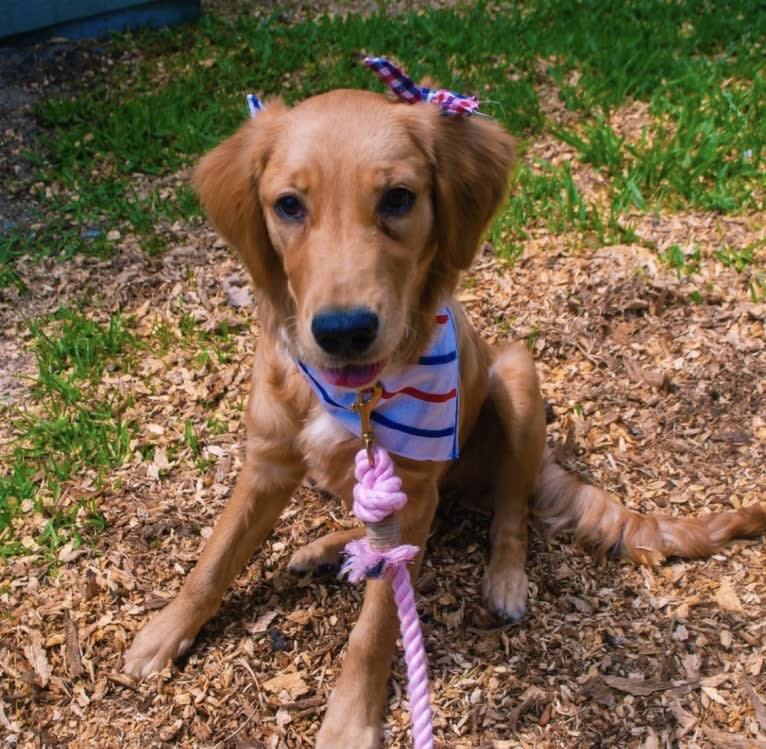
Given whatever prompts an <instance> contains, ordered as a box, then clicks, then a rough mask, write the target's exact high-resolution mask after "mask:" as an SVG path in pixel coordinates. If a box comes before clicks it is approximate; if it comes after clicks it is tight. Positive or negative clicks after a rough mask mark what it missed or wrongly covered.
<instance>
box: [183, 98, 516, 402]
mask: <svg viewBox="0 0 766 749" xmlns="http://www.w3.org/2000/svg"><path fill="white" fill-rule="evenodd" d="M512 160H513V146H512V141H511V138H510V136H509V135H508V134H507V133H506V132H505V131H504V130H503V129H502V128H501V127H500V126H498V125H497V124H495V123H494V122H492V121H490V120H486V119H479V118H476V117H474V118H470V119H466V118H457V117H450V116H444V115H441V114H440V113H439V110H438V108H437V107H435V106H434V105H431V104H425V103H422V104H416V105H407V104H402V103H397V102H393V101H391V100H389V99H387V98H386V97H384V96H380V95H377V94H373V93H369V92H365V91H350V90H339V91H332V92H330V93H327V94H322V95H320V96H315V97H312V98H310V99H307V100H306V101H304V102H302V103H301V104H298V105H297V106H295V107H293V108H287V107H285V106H284V105H282V104H281V103H279V102H276V103H272V104H271V105H270V106H269V107H268V109H266V110H265V111H263V112H261V113H259V114H258V116H257V117H256V118H255V119H253V120H250V121H249V122H248V123H246V124H245V125H244V126H243V127H242V128H240V130H239V131H238V132H237V133H235V134H234V135H233V136H232V137H230V138H229V139H228V140H226V141H224V142H223V143H222V144H221V145H220V146H218V147H217V148H215V149H214V150H213V151H212V152H210V153H209V154H207V155H206V156H205V157H204V158H203V159H202V161H201V163H200V164H199V166H198V168H197V170H196V173H195V177H194V181H195V185H196V188H197V191H198V193H199V195H200V198H201V200H202V203H203V205H204V207H205V209H206V210H207V213H208V215H209V216H210V219H211V221H212V222H213V224H214V225H215V227H216V228H217V229H218V231H219V232H220V233H221V234H222V235H223V237H224V238H225V239H226V240H227V241H228V242H230V243H231V244H232V245H233V246H234V247H236V248H237V249H238V250H239V252H240V253H241V255H242V257H243V259H244V261H245V263H246V265H247V267H248V269H249V271H250V273H251V275H252V277H253V280H254V282H255V285H256V287H257V288H258V289H259V290H260V299H259V306H260V315H261V319H262V322H263V324H264V328H265V330H266V333H267V334H272V335H275V334H277V333H278V332H279V331H283V332H284V333H286V340H287V343H288V346H289V347H290V351H291V354H292V355H293V356H295V357H296V358H298V359H301V360H303V361H305V362H307V363H309V364H311V365H312V366H314V367H316V368H318V369H320V370H321V371H322V372H323V373H324V374H325V375H326V377H327V379H328V381H330V382H332V383H333V384H337V385H342V386H344V385H345V386H348V387H359V386H362V385H364V384H367V383H368V382H370V381H371V380H373V379H374V378H375V377H376V376H377V374H378V373H379V371H380V370H381V369H382V368H383V367H384V366H385V365H386V364H388V363H393V364H401V363H404V362H407V361H410V360H412V359H413V357H416V356H417V355H418V353H419V351H420V350H421V349H422V348H423V347H424V346H425V345H426V344H427V343H428V338H429V336H430V332H431V328H432V320H433V314H434V311H435V309H436V307H437V305H438V304H440V303H443V302H444V301H446V299H447V298H448V297H449V295H450V294H451V292H452V291H453V290H454V287H455V285H456V283H457V277H458V273H459V272H460V270H462V269H465V268H467V267H468V266H469V265H470V263H471V261H472V259H473V257H474V254H475V252H476V248H477V245H478V243H479V240H480V237H481V233H482V231H483V230H484V228H485V227H486V225H487V223H488V221H489V219H490V218H491V217H492V215H493V214H494V212H495V210H496V209H497V208H498V206H499V204H500V202H501V201H502V199H503V197H504V195H505V192H506V186H507V181H508V171H509V169H510V166H511V163H512Z"/></svg>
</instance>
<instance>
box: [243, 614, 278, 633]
mask: <svg viewBox="0 0 766 749" xmlns="http://www.w3.org/2000/svg"><path fill="white" fill-rule="evenodd" d="M278 614H279V612H278V611H267V612H266V613H265V614H261V616H259V617H258V618H257V619H256V620H255V622H254V623H253V624H251V625H250V626H249V627H248V628H247V631H248V632H249V633H250V634H251V635H257V634H261V633H263V632H266V631H267V630H268V628H269V625H270V624H271V622H272V621H274V619H275V618H276V616H277V615H278Z"/></svg>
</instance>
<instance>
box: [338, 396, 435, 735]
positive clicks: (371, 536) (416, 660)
mask: <svg viewBox="0 0 766 749" xmlns="http://www.w3.org/2000/svg"><path fill="white" fill-rule="evenodd" d="M357 403H358V404H359V409H358V410H359V414H360V417H361V419H362V423H363V425H364V424H366V425H369V415H370V412H371V411H372V407H373V406H374V395H373V397H371V398H369V399H368V400H364V398H363V395H362V394H361V393H360V396H359V399H358V401H357ZM368 434H369V435H371V431H368ZM369 439H370V440H371V436H370V438H369ZM354 475H355V477H356V480H357V484H356V486H355V487H354V507H353V511H354V514H355V515H356V516H357V517H358V518H359V519H360V520H361V521H362V522H363V523H364V524H365V526H366V530H367V535H366V536H365V537H364V538H362V539H360V540H358V541H351V542H350V543H349V544H347V545H346V560H345V562H344V563H343V567H342V568H341V575H346V576H348V579H349V580H350V581H351V582H354V583H356V582H360V581H361V580H363V579H365V578H372V579H378V578H380V577H383V576H384V575H388V577H389V579H390V580H391V587H392V589H393V593H394V601H395V603H396V609H397V612H398V614H399V631H400V633H401V637H402V648H403V650H404V660H405V663H406V665H407V694H408V696H409V700H410V714H411V716H412V717H411V721H412V743H413V747H414V749H433V742H434V739H433V725H432V720H431V703H430V698H429V694H428V672H427V668H426V654H425V647H424V645H423V634H422V632H421V630H420V619H419V618H418V612H417V608H416V606H415V593H414V591H413V589H412V581H411V580H410V573H409V570H408V569H407V564H408V563H409V562H411V561H412V560H413V559H414V558H415V557H416V555H417V553H418V551H419V549H418V547H417V546H411V545H409V544H402V543H401V536H400V532H399V523H398V521H397V518H396V515H395V513H396V512H397V511H398V510H401V509H402V508H403V507H404V505H405V504H406V503H407V495H406V494H405V493H404V492H403V491H402V490H401V487H402V481H401V479H400V478H399V477H398V476H397V475H396V474H395V472H394V463H393V460H392V459H391V456H390V455H389V453H388V451H387V450H385V449H384V448H382V447H377V446H372V444H371V441H370V442H369V443H367V442H366V443H365V447H364V448H363V449H361V450H360V451H359V452H358V453H357V455H356V466H355V471H354Z"/></svg>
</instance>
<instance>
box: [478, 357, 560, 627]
mask: <svg viewBox="0 0 766 749" xmlns="http://www.w3.org/2000/svg"><path fill="white" fill-rule="evenodd" d="M489 398H490V404H491V406H492V407H493V409H494V412H495V415H496V418H497V420H498V421H499V424H500V432H501V435H502V440H503V443H504V444H503V447H504V450H503V452H502V453H501V454H500V455H497V453H493V454H494V455H495V456H496V457H497V458H499V464H498V465H496V466H494V467H490V466H488V467H487V468H488V469H493V470H494V471H496V474H495V487H494V497H493V499H494V514H493V517H492V525H491V527H490V544H491V551H490V560H489V566H488V568H487V571H486V573H485V575H484V581H483V591H484V598H485V600H486V603H487V606H488V608H489V609H490V610H491V611H493V612H494V613H496V614H498V615H500V616H504V617H507V618H510V619H512V620H514V621H516V620H518V619H520V618H521V617H522V616H524V613H525V612H526V601H527V575H526V571H525V564H526V559H527V523H528V515H529V498H530V497H531V496H532V494H533V493H534V490H535V485H536V481H537V474H538V470H539V466H540V460H541V457H542V454H543V449H544V446H545V412H544V406H543V401H542V397H541V395H540V389H539V385H538V380H537V374H536V372H535V367H534V363H533V361H532V357H531V355H530V354H529V352H528V351H527V349H526V347H525V346H524V345H523V344H520V343H518V344H511V345H509V346H506V347H503V348H501V349H499V350H498V351H496V352H495V357H494V361H493V363H492V365H491V367H490V378H489Z"/></svg>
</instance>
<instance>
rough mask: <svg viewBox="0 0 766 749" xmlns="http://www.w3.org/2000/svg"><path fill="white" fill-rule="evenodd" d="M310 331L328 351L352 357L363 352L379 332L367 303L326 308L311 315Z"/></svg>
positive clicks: (376, 319) (336, 354) (344, 356)
mask: <svg viewBox="0 0 766 749" xmlns="http://www.w3.org/2000/svg"><path fill="white" fill-rule="evenodd" d="M311 332H312V334H313V335H314V340H315V341H316V342H317V343H318V344H319V346H320V347H321V348H322V349H323V350H324V351H326V352H327V353H328V354H331V355H332V356H337V357H339V358H353V357H355V356H359V355H360V354H363V353H364V352H365V351H366V350H367V349H368V348H369V347H370V346H371V345H372V343H373V341H374V340H375V337H376V336H377V335H378V316H377V315H376V314H375V313H374V312H372V311H371V310H369V309H367V308H366V307H352V308H351V309H329V310H325V311H324V312H319V313H318V314H316V315H314V319H313V320H312V321H311Z"/></svg>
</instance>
